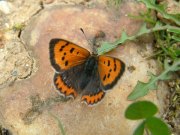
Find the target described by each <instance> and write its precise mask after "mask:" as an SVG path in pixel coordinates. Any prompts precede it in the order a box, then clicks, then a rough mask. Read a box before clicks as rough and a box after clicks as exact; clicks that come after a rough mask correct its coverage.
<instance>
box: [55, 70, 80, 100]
mask: <svg viewBox="0 0 180 135" xmlns="http://www.w3.org/2000/svg"><path fill="white" fill-rule="evenodd" d="M54 84H55V86H56V88H57V89H58V91H59V92H60V94H62V95H64V96H66V97H69V96H72V97H74V98H75V97H76V96H77V92H76V90H75V89H74V88H73V87H69V86H68V84H66V82H65V81H64V80H63V77H62V75H61V74H57V73H56V74H55V76H54Z"/></svg>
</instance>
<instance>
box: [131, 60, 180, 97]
mask: <svg viewBox="0 0 180 135" xmlns="http://www.w3.org/2000/svg"><path fill="white" fill-rule="evenodd" d="M178 70H180V59H179V60H177V61H175V62H174V63H173V64H172V65H169V64H168V62H167V61H165V64H164V71H163V72H162V73H161V74H160V75H159V76H155V75H153V74H152V73H150V72H149V76H150V79H149V81H148V82H147V83H144V82H140V81H138V83H137V85H136V86H135V88H134V89H133V92H131V93H130V95H129V96H128V99H129V100H135V99H137V98H140V97H143V96H145V95H146V94H147V93H148V92H149V91H150V90H156V89H157V82H158V81H159V80H161V81H163V80H169V79H170V78H171V75H170V74H169V73H170V72H175V71H178Z"/></svg>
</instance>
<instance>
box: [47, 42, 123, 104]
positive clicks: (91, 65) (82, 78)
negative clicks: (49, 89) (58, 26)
mask: <svg viewBox="0 0 180 135" xmlns="http://www.w3.org/2000/svg"><path fill="white" fill-rule="evenodd" d="M49 49H50V62H51V65H52V66H53V67H54V69H55V70H56V73H55V76H54V84H55V86H56V89H57V90H58V91H59V92H60V93H61V94H63V95H64V96H66V97H68V96H72V97H74V98H75V97H76V96H77V95H78V94H79V93H81V94H82V98H81V100H82V101H85V103H87V104H88V105H93V104H95V103H97V102H99V101H100V100H102V98H103V97H104V96H105V91H106V90H108V89H110V88H112V87H113V86H114V85H115V84H116V83H117V81H118V79H119V78H120V76H121V75H122V73H123V72H124V68H125V64H124V63H123V62H122V61H121V60H119V59H117V58H113V57H109V56H104V55H100V56H97V55H94V54H90V52H89V51H87V50H86V49H84V48H82V47H80V46H77V45H76V44H74V43H71V42H69V41H67V40H63V39H52V40H51V41H50V48H49Z"/></svg>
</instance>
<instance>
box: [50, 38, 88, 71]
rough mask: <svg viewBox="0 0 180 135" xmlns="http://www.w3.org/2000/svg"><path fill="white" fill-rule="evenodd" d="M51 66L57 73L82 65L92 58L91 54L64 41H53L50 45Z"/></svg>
mask: <svg viewBox="0 0 180 135" xmlns="http://www.w3.org/2000/svg"><path fill="white" fill-rule="evenodd" d="M49 50H50V61H51V65H52V66H53V67H54V68H55V70H56V71H57V72H60V71H61V70H67V69H70V68H71V67H74V66H76V65H80V64H82V63H83V62H85V60H86V59H87V58H88V57H89V56H90V52H89V51H88V50H86V49H84V48H82V47H80V46H78V45H76V44H74V43H71V42H69V41H67V40H63V39H52V40H51V41H50V43H49Z"/></svg>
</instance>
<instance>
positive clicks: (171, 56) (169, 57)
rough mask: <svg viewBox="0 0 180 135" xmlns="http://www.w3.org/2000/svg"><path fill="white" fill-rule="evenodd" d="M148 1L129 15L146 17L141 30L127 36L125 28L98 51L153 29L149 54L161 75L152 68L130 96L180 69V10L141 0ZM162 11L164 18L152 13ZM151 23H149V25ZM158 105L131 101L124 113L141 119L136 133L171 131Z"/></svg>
mask: <svg viewBox="0 0 180 135" xmlns="http://www.w3.org/2000/svg"><path fill="white" fill-rule="evenodd" d="M138 1H139V2H142V3H144V4H145V6H146V8H147V11H146V12H141V13H140V14H139V15H138V16H134V15H129V17H131V18H133V19H138V20H142V21H144V25H142V27H141V28H140V30H139V32H138V33H136V34H135V35H133V36H128V35H127V33H126V32H122V34H121V37H120V38H119V39H117V40H116V41H114V42H112V43H109V42H104V43H102V46H101V47H100V48H98V54H99V55H101V54H104V53H106V52H109V51H111V50H113V49H115V48H116V47H117V46H119V45H123V44H124V43H125V42H126V41H133V40H135V39H137V38H139V37H141V36H143V35H144V34H150V33H152V34H153V35H154V38H155V41H156V42H155V44H154V48H155V49H154V53H153V55H152V56H149V58H155V59H157V61H158V62H159V63H160V66H162V67H163V71H162V72H161V73H160V74H159V75H154V74H152V73H150V72H149V76H150V79H149V81H148V82H146V83H145V82H140V81H138V82H137V84H136V86H135V87H134V89H133V90H132V92H131V93H130V95H129V96H128V99H129V100H136V99H138V98H140V97H143V96H145V95H146V94H148V92H149V91H150V90H157V84H158V81H165V80H169V79H171V73H173V72H177V71H180V27H179V26H180V13H176V14H170V13H168V12H167V11H166V5H165V4H162V3H160V4H157V3H156V0H138ZM179 8H180V6H179ZM153 11H155V12H156V14H160V15H161V18H159V17H158V16H156V15H155V14H152V12H153ZM147 26H148V27H147ZM156 113H157V107H156V106H155V105H154V104H153V103H151V102H148V101H139V102H135V103H132V104H131V105H130V106H129V107H128V108H127V110H126V112H125V116H126V118H128V119H131V120H142V122H141V123H140V125H139V126H138V127H137V128H136V130H135V131H134V134H133V135H143V134H144V132H146V135H170V130H169V129H168V127H167V125H166V124H165V123H164V122H163V121H162V120H161V119H159V118H157V117H155V116H154V115H155V114H156Z"/></svg>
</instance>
